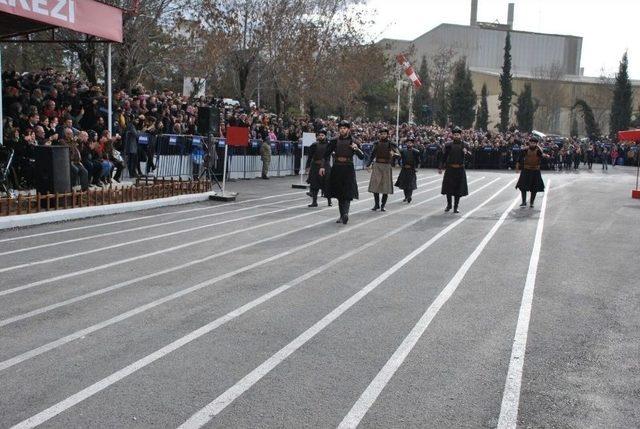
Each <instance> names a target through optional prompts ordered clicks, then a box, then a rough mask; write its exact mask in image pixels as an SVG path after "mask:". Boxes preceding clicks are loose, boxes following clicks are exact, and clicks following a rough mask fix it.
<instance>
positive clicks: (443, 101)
mask: <svg viewBox="0 0 640 429" xmlns="http://www.w3.org/2000/svg"><path fill="white" fill-rule="evenodd" d="M447 101H448V100H447V93H446V89H445V83H444V82H442V83H441V84H440V87H439V88H437V90H436V96H435V100H434V106H435V109H434V110H435V121H436V124H438V125H439V126H441V127H446V126H447V122H448V121H449V106H448V103H447Z"/></svg>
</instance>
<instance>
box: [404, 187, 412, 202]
mask: <svg viewBox="0 0 640 429" xmlns="http://www.w3.org/2000/svg"><path fill="white" fill-rule="evenodd" d="M404 192H405V196H406V197H407V203H409V204H411V201H412V200H413V197H412V196H413V190H408V191H404Z"/></svg>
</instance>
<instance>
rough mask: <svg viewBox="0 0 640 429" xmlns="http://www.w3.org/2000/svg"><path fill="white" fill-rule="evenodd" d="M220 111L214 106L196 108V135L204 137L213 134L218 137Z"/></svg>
mask: <svg viewBox="0 0 640 429" xmlns="http://www.w3.org/2000/svg"><path fill="white" fill-rule="evenodd" d="M219 133H220V109H219V108H217V107H215V106H202V107H198V134H200V135H201V136H206V135H209V134H213V135H214V136H215V137H219Z"/></svg>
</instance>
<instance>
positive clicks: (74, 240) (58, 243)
mask: <svg viewBox="0 0 640 429" xmlns="http://www.w3.org/2000/svg"><path fill="white" fill-rule="evenodd" d="M308 199H309V197H302V198H295V199H286V200H279V201H272V202H270V203H265V204H258V205H255V206H251V207H243V208H241V209H235V210H228V211H225V212H216V213H209V214H206V215H200V216H193V217H187V218H183V219H177V220H172V221H169V222H162V223H154V224H153V225H143V226H138V227H135V228H128V229H119V230H117V231H111V232H105V233H101V234H94V235H87V236H84V237H78V238H71V239H69V240H62V241H54V242H51V243H44V244H38V245H36V246H31V247H23V248H21V249H14V250H8V251H6V252H0V256H6V255H13V254H15V253H23V252H28V251H31V250H37V249H44V248H47V247H54V246H61V245H64V244H69V243H77V242H79V241H85V240H93V239H95V238H103V237H109V236H112V235H119V234H126V233H129V232H134V231H143V230H145V229H150V228H159V227H165V226H167V225H173V224H176V223H181V222H189V221H192V220H198V219H206V218H211V217H218V216H224V215H228V214H231V213H239V212H243V211H247V210H253V209H257V208H261V207H269V206H273V205H276V204H281V203H292V202H295V201H302V200H308ZM296 207H302V206H296Z"/></svg>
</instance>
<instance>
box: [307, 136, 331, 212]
mask: <svg viewBox="0 0 640 429" xmlns="http://www.w3.org/2000/svg"><path fill="white" fill-rule="evenodd" d="M316 140H317V141H316V142H315V143H313V144H312V145H311V146H309V154H308V155H307V165H306V169H307V174H308V175H309V177H308V178H307V183H308V184H309V190H310V191H311V192H309V196H310V197H311V198H312V202H311V204H309V207H318V193H319V192H320V191H322V193H323V194H326V193H327V186H326V184H327V179H328V177H329V174H330V172H329V168H330V167H329V166H328V165H327V166H326V168H325V172H324V176H320V169H321V168H322V167H323V166H324V155H325V153H326V152H327V146H328V142H327V130H326V129H325V128H322V129H320V130H319V131H318V132H317V133H316ZM327 200H328V201H329V204H328V205H329V207H331V205H332V204H331V198H327Z"/></svg>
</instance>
